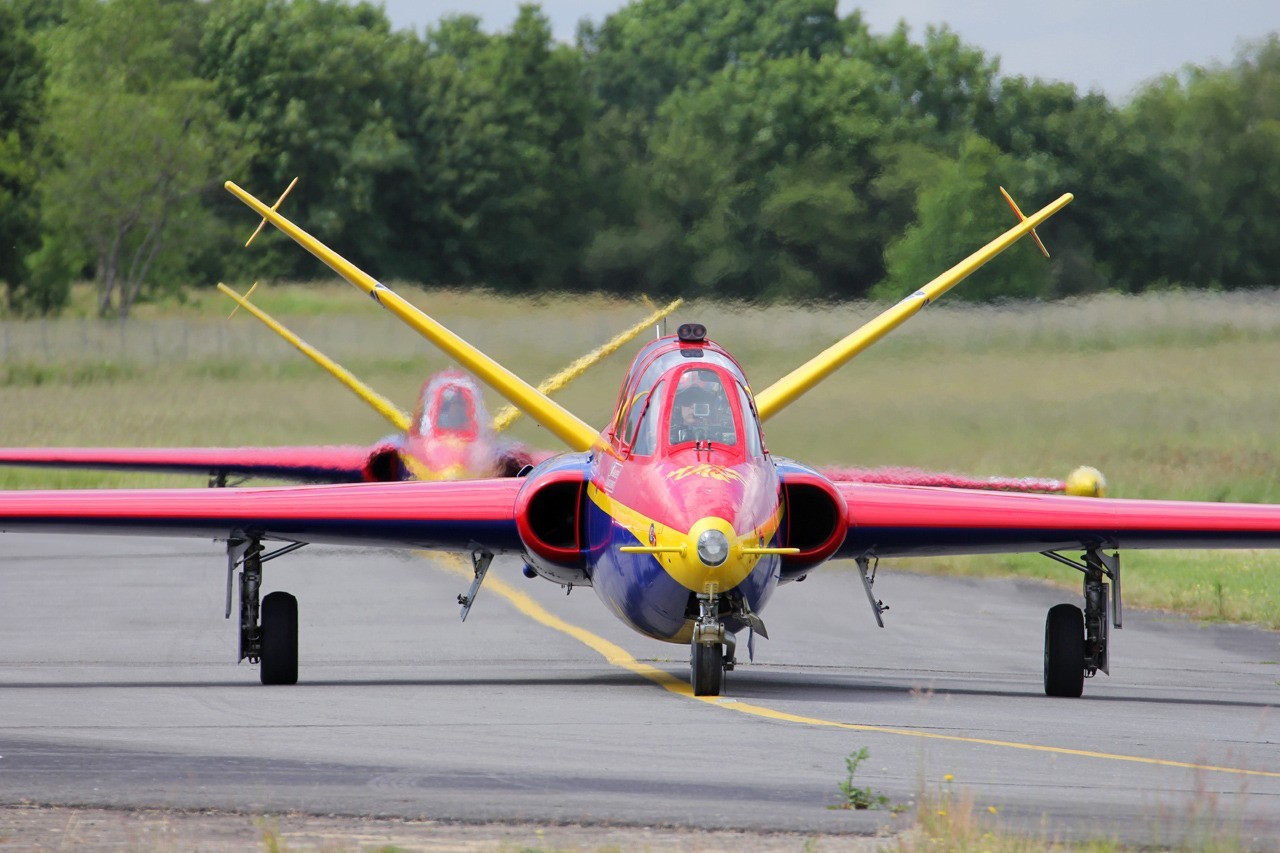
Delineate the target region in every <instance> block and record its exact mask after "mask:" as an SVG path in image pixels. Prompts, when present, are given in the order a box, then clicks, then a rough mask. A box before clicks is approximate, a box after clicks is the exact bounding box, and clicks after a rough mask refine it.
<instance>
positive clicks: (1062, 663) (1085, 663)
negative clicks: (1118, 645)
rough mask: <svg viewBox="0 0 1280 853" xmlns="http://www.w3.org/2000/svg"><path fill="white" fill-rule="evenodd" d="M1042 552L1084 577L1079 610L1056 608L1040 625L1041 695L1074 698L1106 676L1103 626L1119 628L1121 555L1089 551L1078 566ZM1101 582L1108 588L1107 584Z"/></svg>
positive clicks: (1067, 606) (1069, 606)
mask: <svg viewBox="0 0 1280 853" xmlns="http://www.w3.org/2000/svg"><path fill="white" fill-rule="evenodd" d="M1043 553H1044V555H1045V556H1046V557H1049V558H1050V559H1054V560H1057V561H1058V562H1059V563H1062V564H1064V565H1067V566H1070V567H1072V568H1073V569H1077V570H1079V571H1080V572H1081V573H1083V574H1084V610H1083V611H1082V610H1081V609H1080V608H1079V607H1076V606H1075V605H1074V604H1058V605H1055V606H1054V607H1052V608H1050V609H1049V615H1048V617H1047V618H1046V619H1045V625H1044V692H1045V694H1046V695H1048V696H1065V697H1072V698H1074V697H1077V696H1080V695H1081V694H1082V693H1084V680H1085V679H1086V678H1092V677H1093V676H1095V675H1097V673H1098V670H1102V671H1103V672H1105V673H1107V674H1108V675H1110V674H1111V662H1110V658H1109V656H1108V648H1107V632H1108V621H1110V623H1111V625H1112V626H1113V627H1115V628H1120V627H1121V615H1122V614H1121V608H1122V604H1121V598H1120V554H1119V553H1115V554H1105V553H1103V552H1102V549H1100V548H1090V549H1088V550H1087V551H1085V553H1084V556H1083V557H1082V558H1081V560H1080V561H1079V562H1077V561H1076V560H1072V559H1070V558H1069V557H1064V556H1062V555H1061V554H1058V553H1055V552H1053V551H1045V552H1043ZM1104 578H1107V579H1110V581H1111V583H1110V584H1107V583H1106V581H1104V580H1103V579H1104ZM1108 589H1110V591H1111V596H1110V599H1111V601H1110V605H1111V607H1110V609H1111V619H1110V620H1108V618H1107V610H1108V601H1107V591H1108Z"/></svg>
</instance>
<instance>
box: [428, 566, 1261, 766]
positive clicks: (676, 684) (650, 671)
mask: <svg viewBox="0 0 1280 853" xmlns="http://www.w3.org/2000/svg"><path fill="white" fill-rule="evenodd" d="M424 554H426V555H428V556H430V557H431V558H432V559H434V560H437V561H439V562H440V563H441V564H442V565H444V566H445V567H446V568H448V569H449V570H450V571H454V572H457V573H459V574H462V575H464V576H465V577H468V578H470V577H471V575H472V572H471V569H470V568H469V567H468V566H467V565H466V563H465V562H464V561H463V560H462V558H460V557H459V556H458V555H456V554H439V553H435V552H424ZM485 588H486V589H488V590H491V591H492V592H494V593H496V594H498V595H500V596H502V597H503V598H505V599H506V600H507V601H508V602H510V603H511V605H512V606H514V607H515V608H516V609H517V610H519V611H520V612H521V613H523V614H524V615H525V616H528V617H529V618H530V619H532V620H533V621H535V622H538V623H540V624H542V625H546V626H547V627H548V628H551V629H552V630H555V631H559V632H560V633H562V634H567V635H568V636H570V637H573V638H574V639H575V640H577V641H578V642H580V643H582V644H583V645H585V646H587V647H588V648H590V649H592V650H593V651H595V652H597V653H598V654H599V655H600V656H601V657H603V658H604V659H605V661H607V662H608V663H609V664H610V665H612V666H617V667H621V668H622V669H626V670H630V671H631V672H634V673H635V674H636V675H639V676H640V677H642V678H646V679H648V680H649V681H652V682H654V683H655V684H657V685H659V686H660V687H663V688H665V689H666V690H669V691H670V692H672V693H675V694H676V695H678V696H683V697H685V698H688V699H693V700H696V701H698V702H705V703H707V704H708V705H715V706H716V707H718V708H724V709H725V710H726V711H735V712H737V713H739V714H746V715H748V716H752V717H761V718H763V719H766V720H777V721H779V722H784V723H798V724H800V725H805V726H821V727H824V728H832V729H843V730H846V731H854V732H875V733H876V734H885V735H900V736H902V737H914V738H923V739H926V740H942V741H950V742H952V743H971V744H978V745H981V746H999V747H1004V748H1006V749H1022V750H1027V751H1029V752H1047V753H1051V754H1054V755H1074V756H1077V757H1079V758H1099V759H1103V760H1105V761H1128V762H1131V763H1134V764H1148V765H1151V766H1155V767H1178V768H1182V769H1185V770H1201V771H1205V772H1212V773H1231V774H1234V775H1237V776H1262V777H1265V778H1269V779H1280V772H1271V771H1267V770H1249V769H1247V768H1242V767H1220V766H1217V765H1213V764H1196V763H1193V762H1189V761H1171V760H1169V759H1165V758H1145V757H1143V756H1140V755H1121V754H1118V753H1113V752H1094V751H1092V750H1087V749H1069V748H1067V747H1063V746H1042V745H1040V744H1034V743H1021V742H1019V741H1009V740H993V739H991V738H976V737H963V736H961V735H944V734H938V733H936V732H922V731H916V730H914V729H895V728H890V727H888V726H872V725H867V724H864V723H842V722H838V721H835V720H823V719H821V718H818V717H805V716H801V715H800V714H788V713H786V712H785V711H775V710H774V709H772V708H766V707H764V706H762V705H752V704H751V703H749V702H741V701H739V700H737V699H730V698H726V697H724V696H694V695H693V689H692V688H691V687H690V686H689V683H688V682H687V681H684V680H683V679H680V678H676V677H675V676H674V675H672V674H671V673H669V672H667V671H665V670H662V669H658V668H657V667H655V666H650V665H649V664H646V663H641V662H640V661H638V660H636V659H635V657H633V656H632V655H631V654H630V653H629V652H627V650H626V649H623V648H622V647H621V646H619V645H617V644H615V643H611V642H609V641H608V640H606V639H604V638H603V637H599V636H597V635H595V634H593V633H591V632H590V631H588V630H586V629H585V628H580V627H578V626H577V625H573V624H570V623H569V622H566V621H564V620H563V619H561V618H560V617H559V616H556V615H554V614H552V613H551V612H549V611H548V610H547V609H546V608H545V607H543V606H542V605H541V604H539V603H538V602H536V601H534V600H533V598H532V597H530V596H529V595H528V594H527V593H524V592H521V591H519V590H518V589H516V588H515V587H513V586H511V585H510V584H508V583H506V582H505V581H503V580H501V579H499V578H494V577H489V578H487V579H486V580H485Z"/></svg>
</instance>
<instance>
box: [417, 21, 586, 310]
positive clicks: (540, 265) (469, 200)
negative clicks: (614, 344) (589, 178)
mask: <svg viewBox="0 0 1280 853" xmlns="http://www.w3.org/2000/svg"><path fill="white" fill-rule="evenodd" d="M478 27H479V24H478V21H477V20H476V19H474V18H467V17H463V18H457V19H451V20H448V21H446V22H444V23H443V24H442V26H441V27H440V28H439V29H436V30H432V31H429V32H428V38H427V41H428V47H429V56H428V59H427V61H425V62H423V63H421V64H420V65H419V67H418V68H417V69H416V70H415V71H414V72H413V75H412V76H411V77H410V78H409V79H411V80H412V81H413V82H412V84H411V86H410V87H409V88H410V89H411V90H412V97H413V102H414V106H413V108H412V114H413V120H412V124H411V129H410V131H409V132H410V140H411V148H412V150H413V152H414V154H413V169H412V171H411V172H410V173H409V176H408V178H407V179H406V180H405V181H404V182H403V184H404V186H406V187H410V188H412V191H413V194H414V195H413V197H412V198H408V197H403V194H402V198H403V200H402V202H401V204H400V206H399V207H398V209H397V218H398V221H399V222H400V223H401V224H402V226H407V229H406V230H404V231H403V232H402V236H403V237H404V238H405V239H406V240H407V241H411V242H412V243H413V244H414V245H416V247H417V249H418V252H419V254H420V255H421V256H422V259H421V261H420V264H421V269H422V270H423V271H424V275H423V276H421V277H420V280H425V281H430V282H437V283H447V284H459V283H476V282H479V283H484V284H487V285H489V286H491V287H494V288H496V289H500V290H528V289H541V290H550V289H561V288H565V287H572V286H575V285H576V284H577V281H578V278H579V274H578V272H577V267H578V261H579V254H580V251H581V246H582V245H583V243H584V242H585V241H586V239H587V234H588V233H589V229H590V226H591V222H592V216H591V213H590V211H589V210H587V209H586V207H587V203H586V201H585V199H584V195H583V194H584V182H583V166H582V156H583V144H584V136H585V132H586V127H587V123H588V121H589V119H590V113H591V104H590V101H589V99H588V98H587V96H586V94H585V92H584V91H583V89H582V86H581V75H582V66H581V61H580V58H579V56H578V54H577V53H576V52H575V51H574V50H573V49H572V48H569V47H567V46H564V45H557V44H556V43H555V42H554V40H553V39H552V37H551V29H550V24H549V22H548V21H547V19H546V17H545V16H544V15H542V13H541V12H539V11H538V9H537V7H536V6H528V5H527V6H523V7H522V8H521V11H520V14H519V16H518V17H517V19H516V21H515V23H514V24H513V25H512V28H511V30H510V31H509V32H507V33H503V34H498V35H493V36H485V35H484V34H482V33H480V32H479V28H478Z"/></svg>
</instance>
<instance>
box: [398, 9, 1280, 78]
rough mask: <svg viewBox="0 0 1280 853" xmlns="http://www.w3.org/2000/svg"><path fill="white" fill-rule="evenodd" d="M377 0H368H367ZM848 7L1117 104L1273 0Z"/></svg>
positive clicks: (495, 26) (1253, 20) (1263, 22)
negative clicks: (937, 31)
mask: <svg viewBox="0 0 1280 853" xmlns="http://www.w3.org/2000/svg"><path fill="white" fill-rule="evenodd" d="M374 2H377V0H374ZM383 5H384V7H385V8H386V11H387V17H388V18H390V20H391V23H392V25H393V26H395V27H396V28H412V29H414V30H415V31H416V32H418V33H419V34H421V33H422V32H423V31H424V29H425V28H426V26H427V25H429V24H433V23H435V22H436V21H438V20H439V19H440V18H441V17H443V16H444V15H449V14H461V13H467V14H473V15H478V16H479V17H480V19H481V21H482V24H483V26H484V28H485V29H486V30H488V31H490V32H496V31H500V30H505V29H506V28H507V27H509V26H510V25H511V22H512V21H514V20H515V17H516V11H517V9H518V8H519V5H520V4H519V2H518V0H470V2H465V0H384V2H383ZM539 5H540V6H541V7H542V11H543V13H545V14H546V15H547V17H548V18H550V19H551V26H552V31H553V33H554V35H555V37H556V38H558V39H561V40H564V41H568V42H571V41H572V40H573V35H574V32H575V30H576V29H577V26H578V21H579V20H580V19H582V18H584V17H586V18H590V19H591V20H593V21H595V22H597V23H599V22H600V21H602V20H603V19H604V18H605V17H606V16H607V15H609V14H610V13H611V12H614V11H616V10H617V9H619V8H621V7H622V6H624V5H626V4H625V3H624V2H621V0H596V2H590V0H542V2H541V3H539ZM839 8H840V14H841V16H842V17H843V16H845V15H847V14H849V12H850V11H851V10H852V9H854V8H858V9H861V10H862V13H863V18H864V20H866V22H867V24H868V26H869V27H870V28H871V31H872V32H873V33H887V32H889V31H891V30H892V29H893V28H894V27H895V26H896V25H897V23H898V21H899V20H905V21H906V22H907V24H908V25H909V26H910V27H911V33H912V40H913V41H916V42H919V41H921V40H922V39H923V37H924V30H925V27H926V26H927V25H929V24H941V23H946V24H948V25H949V26H950V27H951V29H952V30H954V31H955V32H956V33H958V34H959V35H960V37H961V39H962V40H963V41H965V42H968V43H969V44H972V45H976V46H977V47H980V48H982V49H983V50H984V51H986V52H987V54H988V55H993V54H994V55H997V56H999V57H1000V71H1001V73H1002V74H1006V75H1023V76H1026V77H1041V78H1043V79H1046V80H1066V81H1068V82H1071V83H1075V84H1076V87H1077V88H1078V89H1079V90H1080V91H1081V92H1085V91H1089V90H1091V89H1100V90H1102V91H1103V92H1104V93H1105V94H1106V95H1107V97H1109V98H1110V99H1111V100H1112V101H1113V102H1114V103H1123V102H1124V101H1125V100H1127V99H1128V96H1129V95H1130V94H1131V93H1132V92H1133V91H1134V90H1135V89H1136V88H1137V87H1139V86H1141V85H1142V84H1143V83H1145V82H1147V81H1149V80H1150V79H1152V78H1154V77H1157V76H1159V75H1161V74H1164V73H1167V72H1172V71H1177V70H1178V69H1179V68H1181V67H1182V66H1183V65H1185V64H1187V63H1194V64H1196V65H1210V64H1213V63H1215V62H1217V63H1222V64H1230V63H1231V61H1232V60H1233V59H1234V57H1235V55H1236V52H1237V47H1238V46H1239V45H1240V44H1241V43H1242V42H1244V41H1256V40H1257V39H1260V38H1262V37H1263V36H1265V35H1266V34H1267V33H1270V32H1280V0H1216V2H1210V0H1063V2H1058V3H1043V2H1041V3H1029V2H1026V0H1022V1H1021V2H1015V1H1014V0H862V2H851V1H850V0H840V7H839Z"/></svg>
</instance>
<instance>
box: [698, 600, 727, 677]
mask: <svg viewBox="0 0 1280 853" xmlns="http://www.w3.org/2000/svg"><path fill="white" fill-rule="evenodd" d="M726 636H728V638H729V639H730V640H732V635H726V633H725V630H724V623H723V622H721V621H720V613H719V604H718V602H717V599H716V596H715V595H699V596H698V621H697V622H696V623H694V626H693V642H692V644H691V646H690V649H689V670H690V678H689V683H690V685H691V686H692V687H693V695H694V696H719V695H720V692H721V691H722V690H723V689H724V671H725V669H727V668H730V667H732V666H733V662H732V653H730V658H729V660H728V661H727V662H726V660H725V654H724V649H725V640H726Z"/></svg>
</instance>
